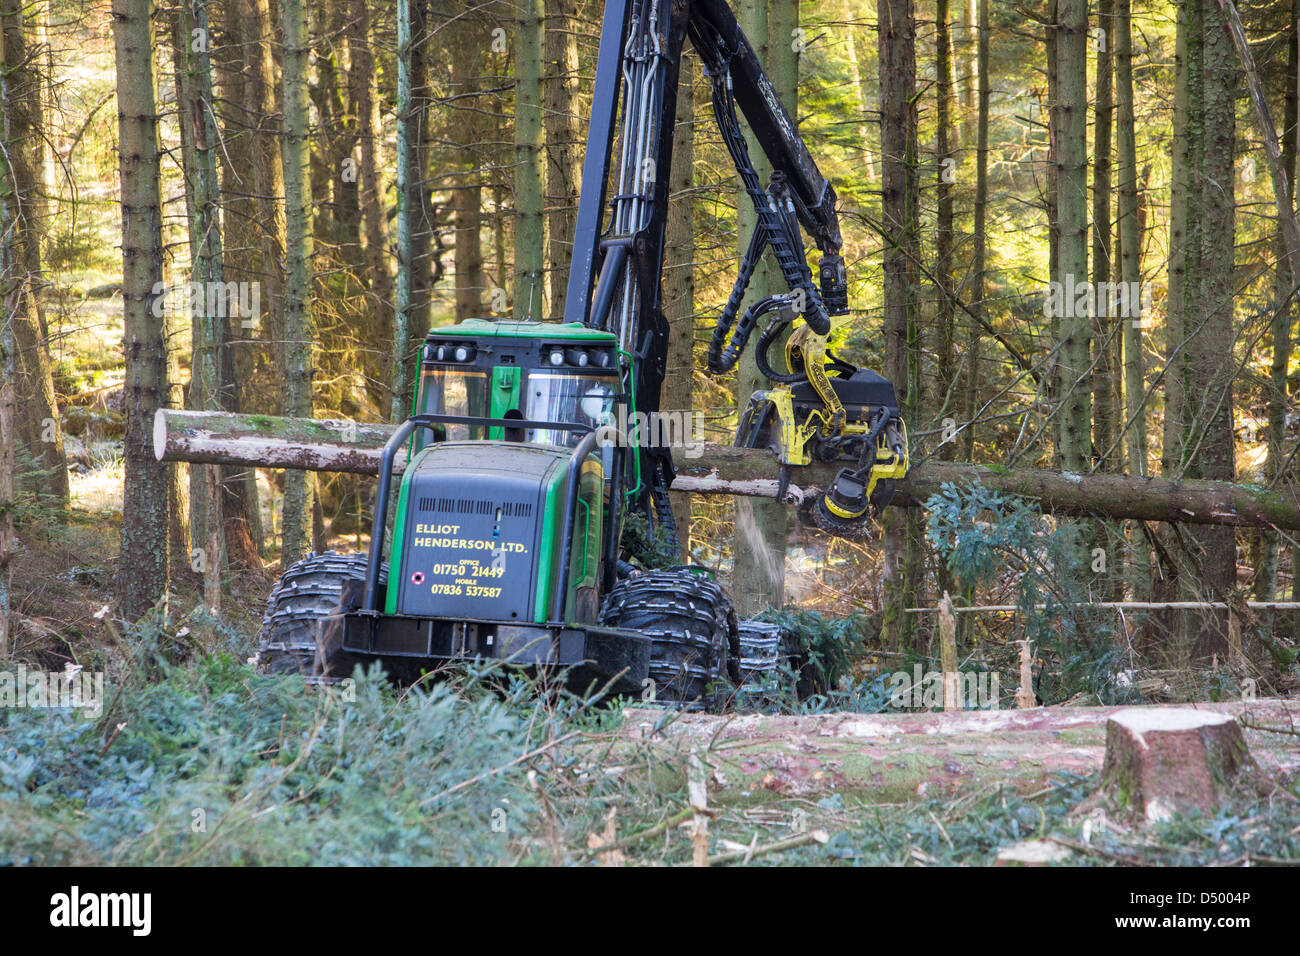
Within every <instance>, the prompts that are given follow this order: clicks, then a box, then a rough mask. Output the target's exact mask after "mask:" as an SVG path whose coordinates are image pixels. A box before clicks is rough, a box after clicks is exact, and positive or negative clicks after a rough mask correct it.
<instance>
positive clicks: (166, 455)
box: [154, 409, 1300, 531]
mask: <svg viewBox="0 0 1300 956" xmlns="http://www.w3.org/2000/svg"><path fill="white" fill-rule="evenodd" d="M393 428H394V426H392V425H385V424H373V423H361V422H345V421H337V420H324V419H301V418H279V417H273V416H266V415H241V414H236V413H231V412H196V411H180V410H176V409H161V410H159V412H158V415H157V418H156V419H155V422H154V454H155V455H156V456H157V457H158V458H159V459H161V460H165V461H194V462H206V463H212V464H231V465H248V466H254V467H259V468H292V469H304V470H310V471H344V472H352V473H355V474H376V473H377V472H378V470H379V458H380V452H381V450H382V446H383V443H384V442H385V441H386V440H387V438H388V436H389V435H391V434H392V432H393ZM695 450H698V451H699V454H698V455H694V454H688V453H687V452H686V451H685V450H682V449H677V450H675V451H674V454H673V460H674V462H675V463H676V465H677V472H678V479H677V482H675V483H674V485H673V487H674V489H676V490H679V491H689V492H692V493H695V494H723V495H747V496H752V497H773V496H775V494H776V489H777V481H776V478H777V473H778V470H779V466H778V463H777V460H776V456H775V455H773V454H772V453H770V452H767V451H762V450H755V449H749V448H734V447H732V446H730V445H712V444H705V445H703V446H699V447H698V448H697V449H695ZM399 457H400V456H399ZM401 464H402V463H401V462H400V461H399V464H398V467H399V468H400V467H401ZM840 467H841V466H840V465H839V464H826V463H814V464H812V465H809V466H808V467H806V468H800V469H796V470H795V473H794V475H793V477H792V479H791V483H790V489H789V492H788V493H787V495H786V503H787V504H799V503H800V502H802V501H803V500H804V499H805V498H807V497H808V496H809V495H812V494H816V493H818V491H819V489H821V488H824V487H825V486H826V484H827V483H828V482H829V481H830V480H831V479H832V478H833V477H834V475H835V473H836V471H838V470H839V468H840ZM948 483H952V484H955V485H957V486H958V487H962V486H965V485H975V484H977V485H981V486H983V487H985V488H988V489H990V490H994V491H1000V492H1003V493H1006V494H1015V495H1020V496H1022V497H1025V498H1029V499H1032V500H1034V501H1037V502H1038V503H1039V505H1040V506H1041V507H1042V509H1043V510H1044V511H1045V512H1051V513H1054V514H1062V515H1088V516H1094V517H1101V518H1115V519H1121V518H1122V519H1135V520H1143V521H1171V522H1182V523H1188V524H1209V525H1229V526H1239V527H1264V528H1267V527H1275V528H1280V529H1283V530H1293V531H1294V530H1300V501H1297V499H1296V498H1295V497H1294V496H1293V495H1288V494H1284V493H1282V492H1278V491H1268V490H1264V489H1259V488H1254V487H1249V486H1245V485H1235V484H1231V483H1229V482H1222V481H1204V480H1187V481H1181V482H1179V481H1169V480H1167V479H1164V478H1135V477H1130V476H1128V475H1115V474H1094V475H1077V474H1070V473H1065V472H1058V471H1051V470H1048V469H1045V468H1018V469H1002V468H997V467H990V466H986V465H972V464H963V463H961V462H940V461H927V462H925V463H924V464H922V465H918V466H916V467H915V468H913V470H912V473H911V474H910V475H908V477H907V478H906V479H905V480H904V481H902V482H900V483H899V488H898V495H897V497H896V498H895V499H894V500H895V502H896V503H897V504H899V505H902V506H905V507H914V506H917V505H919V504H920V503H921V502H923V501H925V499H926V498H928V497H929V496H930V495H932V494H934V493H936V492H938V491H939V490H941V488H942V487H943V486H944V485H945V484H948Z"/></svg>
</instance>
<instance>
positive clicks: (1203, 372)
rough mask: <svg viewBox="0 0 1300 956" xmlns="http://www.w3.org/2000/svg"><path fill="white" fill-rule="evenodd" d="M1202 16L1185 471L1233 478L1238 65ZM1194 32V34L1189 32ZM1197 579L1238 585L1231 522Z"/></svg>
mask: <svg viewBox="0 0 1300 956" xmlns="http://www.w3.org/2000/svg"><path fill="white" fill-rule="evenodd" d="M1201 15H1202V18H1203V20H1202V22H1203V24H1204V32H1203V40H1202V43H1203V46H1202V57H1201V83H1202V89H1201V97H1202V99H1201V102H1202V103H1203V104H1204V116H1203V127H1202V135H1203V146H1202V149H1201V151H1200V152H1201V157H1200V163H1199V167H1198V169H1199V174H1200V175H1199V179H1200V184H1201V186H1200V202H1201V216H1200V226H1201V235H1200V241H1201V261H1200V268H1199V270H1198V271H1199V280H1200V281H1199V303H1200V309H1199V310H1198V312H1197V313H1196V319H1195V321H1196V323H1197V324H1196V327H1195V328H1192V329H1189V330H1188V332H1189V335H1190V340H1189V342H1188V351H1189V356H1188V365H1189V371H1190V376H1191V378H1192V380H1193V382H1194V386H1195V391H1194V392H1189V397H1190V395H1191V394H1195V395H1196V400H1195V401H1194V402H1191V403H1189V408H1188V411H1189V412H1191V411H1193V410H1194V411H1195V416H1194V420H1193V422H1192V425H1191V428H1190V429H1189V432H1188V436H1187V448H1186V451H1185V458H1186V463H1187V466H1186V474H1187V475H1188V476H1190V477H1195V478H1212V479H1219V480H1225V481H1231V480H1232V478H1233V476H1234V474H1235V463H1234V456H1235V441H1234V436H1233V414H1232V413H1233V403H1232V386H1233V372H1234V369H1235V363H1233V362H1232V361H1230V360H1227V361H1225V356H1231V355H1232V353H1233V343H1234V341H1235V327H1234V323H1233V292H1234V288H1233V251H1234V250H1233V244H1234V239H1235V224H1236V217H1235V214H1236V203H1235V196H1236V194H1235V179H1236V175H1235V173H1236V170H1235V166H1234V159H1235V157H1234V148H1235V144H1236V111H1235V102H1234V100H1235V89H1236V86H1237V70H1238V65H1237V62H1236V57H1235V55H1234V52H1233V49H1232V41H1231V39H1229V36H1228V31H1227V29H1226V23H1225V20H1224V16H1223V12H1222V11H1221V10H1220V9H1219V7H1218V4H1217V3H1216V0H1201ZM1189 39H1190V37H1189ZM1190 537H1191V538H1192V540H1193V541H1194V542H1195V543H1196V546H1197V547H1198V553H1196V554H1195V556H1194V561H1195V565H1196V568H1197V571H1198V575H1197V580H1198V581H1199V582H1200V585H1201V590H1202V592H1205V598H1206V599H1207V600H1223V598H1224V596H1225V595H1226V594H1227V593H1228V592H1229V591H1231V590H1232V589H1233V588H1234V587H1235V586H1236V577H1237V574H1236V571H1237V558H1236V535H1235V533H1234V532H1233V531H1232V530H1231V529H1223V528H1212V529H1196V530H1194V531H1193V532H1192V534H1191V535H1190ZM1192 650H1193V653H1194V654H1195V655H1196V656H1197V657H1201V658H1207V657H1209V656H1210V655H1211V654H1216V653H1217V654H1219V655H1220V656H1221V657H1222V656H1223V655H1224V654H1225V653H1226V652H1227V650H1228V641H1227V627H1226V621H1225V620H1223V619H1222V618H1221V617H1220V616H1219V615H1208V614H1207V615H1206V616H1205V617H1204V618H1203V620H1202V622H1201V628H1200V633H1199V635H1198V636H1197V638H1196V641H1195V643H1194V645H1193V647H1192Z"/></svg>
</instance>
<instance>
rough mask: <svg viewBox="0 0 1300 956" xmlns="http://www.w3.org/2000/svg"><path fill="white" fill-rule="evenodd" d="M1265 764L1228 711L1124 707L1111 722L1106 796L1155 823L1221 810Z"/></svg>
mask: <svg viewBox="0 0 1300 956" xmlns="http://www.w3.org/2000/svg"><path fill="white" fill-rule="evenodd" d="M1258 772H1259V768H1258V767H1257V766H1256V764H1255V760H1254V758H1253V757H1251V755H1250V749H1249V748H1248V747H1247V746H1246V738H1245V737H1244V736H1243V735H1242V732H1241V725H1240V724H1238V723H1237V721H1236V720H1235V719H1234V718H1233V717H1232V716H1230V715H1228V714H1217V713H1212V712H1208V711H1202V710H1191V709H1169V710H1164V709H1156V708H1151V709H1141V710H1138V709H1131V710H1122V711H1120V712H1119V713H1117V714H1115V715H1114V716H1112V717H1111V718H1110V720H1108V721H1107V722H1106V761H1105V763H1104V764H1103V765H1102V771H1101V788H1100V790H1099V791H1098V792H1099V795H1102V796H1104V797H1105V798H1106V799H1107V800H1108V801H1109V802H1110V803H1111V804H1112V805H1113V806H1114V808H1115V809H1116V810H1118V811H1119V812H1120V813H1127V814H1132V815H1135V816H1139V817H1142V818H1144V819H1145V820H1146V821H1147V822H1148V823H1155V822H1158V821H1160V820H1166V819H1169V818H1170V817H1172V816H1174V815H1175V814H1180V813H1182V814H1185V813H1202V814H1212V813H1214V811H1216V810H1217V809H1218V808H1219V807H1220V806H1221V805H1222V804H1223V802H1224V800H1225V799H1226V798H1227V797H1228V795H1229V794H1230V793H1231V792H1232V790H1233V789H1234V788H1235V787H1236V786H1237V785H1238V784H1241V783H1249V784H1253V783H1254V779H1255V777H1256V775H1257V774H1258Z"/></svg>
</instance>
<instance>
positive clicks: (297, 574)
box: [257, 551, 387, 678]
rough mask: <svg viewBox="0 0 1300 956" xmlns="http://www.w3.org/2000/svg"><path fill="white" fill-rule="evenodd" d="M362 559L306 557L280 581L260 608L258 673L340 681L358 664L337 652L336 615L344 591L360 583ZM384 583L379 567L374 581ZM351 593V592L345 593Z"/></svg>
mask: <svg viewBox="0 0 1300 956" xmlns="http://www.w3.org/2000/svg"><path fill="white" fill-rule="evenodd" d="M366 562H367V557H366V555H364V554H340V553H339V552H337V551H326V552H323V553H321V554H309V555H307V557H305V558H303V559H302V560H300V561H296V562H294V563H293V564H291V565H289V567H288V568H287V569H286V570H285V572H284V573H283V574H281V575H280V580H279V581H277V582H276V585H275V587H274V588H273V589H272V590H271V595H270V597H269V598H268V599H267V602H266V613H265V615H263V617H262V632H261V634H260V636H259V638H258V653H257V659H258V667H259V670H261V671H262V672H264V673H269V674H302V675H303V676H304V677H335V678H337V677H346V676H347V675H348V674H350V673H351V672H352V668H353V666H354V665H355V664H356V663H358V659H357V658H355V657H353V656H352V655H350V654H345V653H344V652H343V651H342V650H341V649H340V643H341V642H340V641H339V640H338V639H337V637H338V629H337V627H331V626H329V625H330V622H331V620H333V622H335V623H337V622H338V621H339V620H340V619H339V618H338V616H337V615H338V612H340V611H342V610H351V608H346V607H344V601H345V598H346V597H347V595H346V594H345V586H346V585H347V584H348V583H349V582H364V581H365V579H366ZM386 578H387V568H386V567H385V566H381V567H380V570H379V580H380V583H383V582H384V581H385V580H386ZM347 590H349V591H352V592H354V593H355V591H356V590H357V589H356V588H355V587H354V588H350V589H347Z"/></svg>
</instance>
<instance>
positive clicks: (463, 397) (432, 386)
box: [415, 368, 488, 451]
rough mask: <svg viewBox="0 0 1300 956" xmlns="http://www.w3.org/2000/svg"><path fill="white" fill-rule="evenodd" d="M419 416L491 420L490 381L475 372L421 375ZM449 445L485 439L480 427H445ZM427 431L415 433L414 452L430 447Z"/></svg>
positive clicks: (434, 371) (428, 371) (440, 371)
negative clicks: (489, 411)
mask: <svg viewBox="0 0 1300 956" xmlns="http://www.w3.org/2000/svg"><path fill="white" fill-rule="evenodd" d="M420 395H421V403H420V412H421V413H422V414H425V415H466V416H478V417H480V418H486V417H488V377H487V373H486V372H481V371H477V370H473V369H442V368H426V369H424V370H422V371H421V372H420ZM439 427H442V428H445V429H446V430H447V432H446V434H447V440H448V441H465V440H473V439H479V438H482V437H483V427H482V426H481V425H442V426H439ZM429 440H430V435H429V433H428V432H427V431H426V430H424V429H419V430H417V431H416V433H415V450H416V451H419V450H420V449H421V448H423V447H424V446H426V445H428V444H429Z"/></svg>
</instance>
